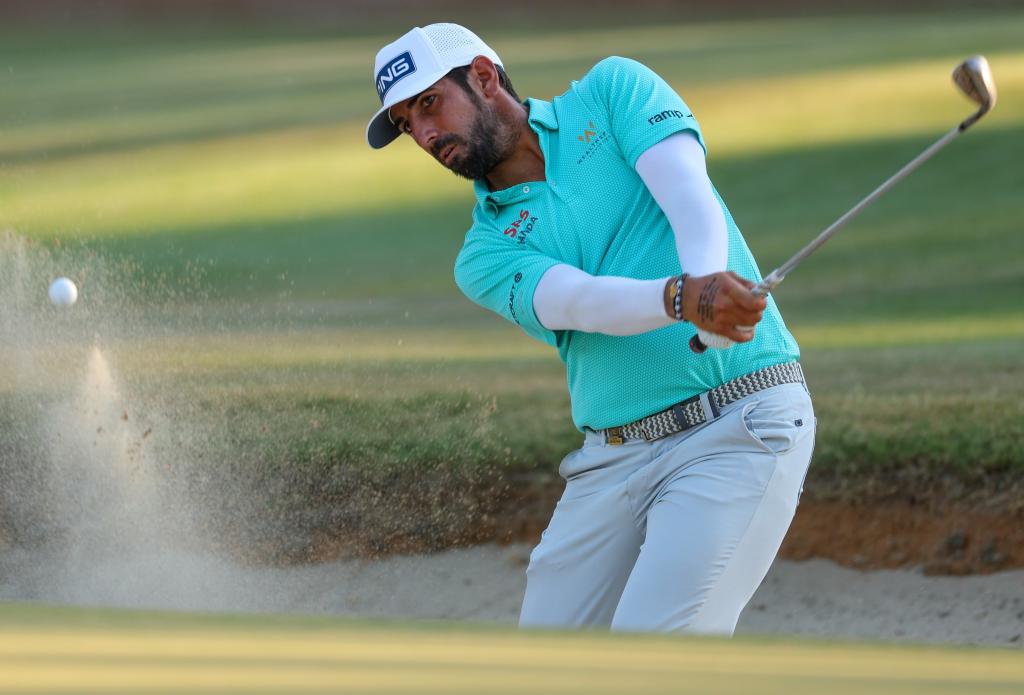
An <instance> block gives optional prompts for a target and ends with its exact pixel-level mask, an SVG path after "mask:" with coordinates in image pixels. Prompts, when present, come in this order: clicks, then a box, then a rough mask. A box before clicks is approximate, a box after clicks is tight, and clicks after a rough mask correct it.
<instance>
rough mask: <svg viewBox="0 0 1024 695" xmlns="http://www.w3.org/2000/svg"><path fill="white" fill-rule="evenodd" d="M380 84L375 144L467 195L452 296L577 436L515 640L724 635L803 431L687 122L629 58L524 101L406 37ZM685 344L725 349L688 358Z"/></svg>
mask: <svg viewBox="0 0 1024 695" xmlns="http://www.w3.org/2000/svg"><path fill="white" fill-rule="evenodd" d="M374 70H375V80H376V87H377V91H378V96H379V97H380V99H381V108H380V110H379V111H378V112H377V114H376V115H375V116H374V118H373V119H372V120H371V121H370V124H369V126H368V128H367V140H368V141H369V144H370V145H371V146H372V147H375V148H380V147H383V146H385V145H387V144H388V143H389V142H391V141H392V140H394V139H395V138H397V137H398V136H399V135H400V134H401V133H406V134H408V135H409V136H410V137H412V139H413V140H414V141H415V142H416V144H417V145H418V146H419V147H421V148H422V149H424V150H426V151H427V152H428V153H430V154H431V155H432V156H433V157H434V158H435V159H437V160H438V161H439V162H440V163H441V164H442V165H443V166H445V167H446V168H448V169H450V170H451V171H453V172H454V173H456V174H458V175H460V176H463V177H466V178H469V179H472V180H473V185H474V188H475V192H476V198H477V204H476V207H475V208H474V210H473V226H472V228H471V229H470V230H469V233H468V234H467V235H466V240H465V245H464V246H463V248H462V251H461V252H460V253H459V256H458V259H457V261H456V265H455V280H456V282H457V284H458V286H459V287H460V288H461V289H462V291H463V292H464V293H465V294H466V295H467V296H469V298H470V299H472V300H473V301H475V302H477V303H479V304H481V305H483V306H485V307H487V308H489V309H492V310H493V311H495V312H497V313H499V314H501V315H502V316H504V317H505V318H506V319H508V320H510V321H514V322H515V323H517V324H518V325H520V326H521V327H522V328H523V330H524V331H526V333H528V334H529V335H531V336H533V337H534V338H537V339H539V340H542V341H544V342H546V343H548V344H550V345H552V346H554V347H555V348H557V349H558V352H559V355H560V356H561V358H562V360H563V361H564V362H565V364H566V368H567V373H568V383H569V390H570V395H571V397H572V414H573V419H574V422H575V423H576V426H577V427H578V428H579V429H580V430H581V431H582V432H584V433H585V436H584V444H583V446H582V448H580V449H579V450H577V451H574V452H572V453H571V454H569V455H568V456H567V457H566V458H565V459H564V460H563V461H562V464H561V466H560V468H559V473H560V474H561V475H562V476H563V477H564V478H565V480H566V487H565V491H564V493H563V495H562V498H561V500H560V501H559V503H558V506H557V507H556V509H555V512H554V515H553V517H552V519H551V522H550V524H549V526H548V528H547V530H546V531H545V532H544V534H543V536H542V538H541V541H540V544H539V545H538V546H537V547H536V548H535V549H534V551H533V553H532V554H531V556H530V564H529V567H528V569H527V588H526V595H525V597H524V600H523V607H522V613H521V615H520V624H521V625H524V626H561V627H572V626H590V625H600V626H610V627H611V628H612V629H619V630H653V631H691V632H712V633H724V634H732V632H733V631H734V629H735V627H736V622H737V620H738V619H739V615H740V612H741V611H742V609H743V607H744V606H745V605H746V603H747V602H748V601H749V600H750V597H751V596H752V595H753V593H754V590H755V589H756V588H757V586H758V584H760V582H761V580H762V579H763V578H764V575H765V573H766V572H767V571H768V568H769V566H770V565H771V562H772V560H773V559H774V557H775V554H776V553H777V551H778V548H779V545H780V544H781V542H782V539H783V536H784V535H785V532H786V530H787V528H788V527H789V523H790V521H791V519H792V516H793V513H794V511H795V509H796V504H797V500H798V498H799V494H800V491H801V486H802V483H803V479H804V475H805V473H806V470H807V466H808V464H809V462H810V457H811V450H812V448H813V442H814V430H815V419H814V413H813V411H812V408H811V403H810V398H809V396H808V392H807V389H806V388H805V386H804V383H803V376H802V372H801V371H800V367H799V363H798V362H797V359H798V358H799V351H798V348H797V345H796V343H795V341H794V340H793V338H792V336H791V335H790V334H789V332H788V331H787V330H786V327H785V325H784V324H783V322H782V318H781V316H780V315H779V312H778V309H777V308H776V306H775V303H774V302H773V301H772V300H771V299H770V298H769V299H767V300H765V299H763V298H757V297H754V296H753V295H752V294H751V293H750V291H749V290H750V288H751V287H752V286H753V282H752V280H753V281H757V280H760V276H759V273H758V270H757V267H756V265H755V263H754V260H753V257H752V256H751V254H750V251H749V250H748V249H747V246H746V244H745V242H744V241H743V237H742V236H741V235H740V232H739V230H738V229H737V227H736V224H735V222H734V221H733V219H732V217H731V215H730V214H729V212H728V210H727V208H726V207H725V204H724V202H722V200H721V198H720V197H719V196H718V193H717V192H716V191H715V189H714V187H713V186H712V185H711V182H710V181H709V180H708V177H707V172H706V169H705V165H704V141H703V137H702V135H701V131H700V128H699V126H698V124H697V121H696V120H695V119H694V117H693V115H692V114H691V113H690V110H689V109H688V108H687V106H686V104H685V103H683V101H682V99H681V98H680V97H679V96H678V95H677V94H676V93H675V92H674V91H673V90H672V89H671V88H670V87H669V86H668V85H667V84H666V83H665V82H664V81H663V80H662V79H661V78H660V77H658V76H657V75H656V74H654V73H653V72H652V71H650V70H649V69H647V68H645V67H644V66H642V65H640V64H639V63H636V62H634V61H630V60H627V59H624V58H608V59H606V60H603V61H601V62H599V63H598V64H597V65H595V66H594V67H593V68H592V69H591V70H590V71H589V72H588V73H587V74H586V75H585V76H584V77H583V78H582V79H581V80H580V81H579V82H573V83H572V85H571V86H570V88H569V90H568V91H567V92H565V94H563V95H561V96H559V97H555V98H554V99H553V100H552V101H551V102H547V101H541V100H538V99H527V100H526V101H525V102H521V101H520V99H519V97H518V95H516V93H515V90H514V89H513V87H512V85H511V82H510V81H509V79H508V76H507V74H506V73H505V71H504V68H503V67H502V65H501V60H500V59H499V58H498V56H497V54H496V53H495V52H494V51H493V50H491V48H490V47H488V46H487V45H486V44H485V43H484V42H483V41H481V40H480V38H479V37H477V36H476V35H475V34H473V33H472V32H470V31H469V30H467V29H465V28H463V27H461V26H458V25H455V24H432V25H429V26H427V27H423V28H415V29H413V30H411V31H410V32H408V33H407V34H405V35H404V36H402V37H401V38H399V39H398V40H397V41H395V42H394V43H392V44H389V45H388V46H385V47H384V48H383V49H381V51H380V52H379V53H378V54H377V59H376V65H375V68H374ZM697 330H700V331H701V335H702V336H703V337H704V338H705V342H709V341H710V342H712V343H716V344H717V345H721V346H727V345H730V344H732V345H733V347H730V348H729V349H722V350H710V351H708V352H706V353H704V354H696V353H695V352H694V351H692V350H691V349H689V348H688V343H689V341H690V339H691V338H692V337H693V335H694V333H695V331H697Z"/></svg>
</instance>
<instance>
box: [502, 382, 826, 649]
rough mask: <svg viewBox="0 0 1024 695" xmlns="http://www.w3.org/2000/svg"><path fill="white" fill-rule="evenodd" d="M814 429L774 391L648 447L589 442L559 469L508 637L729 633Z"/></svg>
mask: <svg viewBox="0 0 1024 695" xmlns="http://www.w3.org/2000/svg"><path fill="white" fill-rule="evenodd" d="M815 425H816V421H815V418H814V411H813V408H812V406H811V399H810V396H809V394H808V392H807V389H806V388H805V387H804V385H803V384H784V385H780V386H774V387H772V388H769V389H765V390H763V391H760V392H758V393H755V394H753V395H751V396H747V397H746V398H743V399H741V400H739V401H736V402H735V403H732V404H730V405H728V406H726V407H725V408H723V409H722V412H721V414H720V416H719V417H718V418H717V419H715V420H713V421H711V422H709V423H706V424H704V425H701V426H699V427H697V428H694V429H692V430H688V431H685V432H679V433H677V434H675V435H671V436H669V437H665V438H664V439H659V440H656V441H653V442H646V441H642V440H640V441H628V442H626V443H625V444H621V445H612V444H606V443H605V441H604V435H603V434H601V433H597V432H587V433H586V437H585V441H584V444H583V447H582V448H581V449H578V450H576V451H574V452H572V453H571V454H569V455H568V456H567V457H566V458H565V459H564V460H563V461H562V464H561V466H560V467H559V474H560V475H561V476H562V477H563V478H564V479H565V481H566V486H565V491H564V492H563V494H562V497H561V499H560V500H559V502H558V505H557V506H556V507H555V511H554V514H553V515H552V517H551V521H550V523H549V525H548V528H547V529H546V530H545V531H544V533H543V535H542V536H541V541H540V543H539V544H538V545H537V547H536V548H534V550H533V552H532V553H531V555H530V563H529V567H528V568H527V570H526V575H527V586H526V596H525V597H524V599H523V607H522V612H521V615H520V626H522V627H584V626H594V627H609V626H610V627H611V629H613V630H631V631H657V632H669V631H672V632H692V633H711V634H726V635H731V634H732V633H733V631H734V630H735V629H736V623H737V621H738V620H739V616H740V612H741V611H742V610H743V608H744V606H746V604H747V602H748V601H750V598H751V596H753V594H754V591H755V590H756V589H757V587H758V585H759V584H760V583H761V581H762V580H763V579H764V576H765V574H766V573H767V572H768V569H769V567H770V566H771V564H772V561H773V560H774V558H775V555H776V553H777V552H778V550H779V546H780V545H781V544H782V539H783V537H784V536H785V534H786V531H787V529H788V528H789V524H790V521H791V520H792V518H793V514H794V512H795V511H796V506H797V502H798V500H799V497H800V493H801V491H802V489H803V481H804V477H805V475H806V472H807V467H808V465H809V464H810V459H811V452H812V450H813V447H814V432H815Z"/></svg>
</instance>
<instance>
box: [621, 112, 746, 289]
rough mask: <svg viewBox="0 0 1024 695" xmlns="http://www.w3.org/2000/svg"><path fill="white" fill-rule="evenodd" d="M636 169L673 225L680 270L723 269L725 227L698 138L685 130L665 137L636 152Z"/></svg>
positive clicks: (708, 271) (726, 240)
mask: <svg viewBox="0 0 1024 695" xmlns="http://www.w3.org/2000/svg"><path fill="white" fill-rule="evenodd" d="M636 171H637V173H638V174H640V178H641V179H643V181H644V183H645V184H646V185H647V188H648V189H649V190H650V191H651V195H652V196H654V199H655V200H656V201H657V202H658V205H659V206H660V207H661V209H662V212H664V213H665V217H667V218H668V222H669V224H670V225H671V226H672V231H673V233H674V234H675V238H676V252H677V253H678V254H679V264H680V265H681V266H682V268H683V271H684V272H686V273H689V274H690V275H693V276H694V277H700V276H701V275H709V274H711V273H717V272H720V271H722V270H725V268H726V264H727V263H728V262H729V231H728V228H727V227H726V223H725V215H724V214H723V213H722V208H721V206H720V205H719V204H718V199H717V198H716V197H715V194H714V191H713V190H712V188H711V180H710V179H709V178H708V171H707V167H706V166H705V164H704V148H702V147H701V145H700V143H699V142H698V141H697V138H696V137H695V136H694V135H693V134H692V133H690V132H688V131H687V132H682V133H675V134H674V135H670V136H668V137H667V138H665V139H664V140H661V141H660V142H658V143H657V144H656V145H654V146H652V147H651V148H649V149H648V150H646V151H645V152H644V153H643V154H642V155H640V158H639V159H637V160H636Z"/></svg>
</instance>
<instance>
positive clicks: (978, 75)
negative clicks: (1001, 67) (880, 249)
mask: <svg viewBox="0 0 1024 695" xmlns="http://www.w3.org/2000/svg"><path fill="white" fill-rule="evenodd" d="M953 82H954V83H956V86H957V87H959V88H960V91H962V92H963V93H964V94H966V95H967V97H968V98H969V99H971V100H972V101H974V102H975V103H976V104H978V105H979V107H978V110H977V111H975V112H974V113H973V114H971V115H970V116H968V117H967V118H965V119H964V120H963V121H962V122H961V123H960V124H959V125H957V126H956V127H955V128H953V129H952V130H951V131H949V132H948V133H946V134H945V135H943V136H942V137H941V138H939V139H938V140H936V141H935V142H934V143H933V144H932V145H931V146H930V147H928V148H927V149H926V150H925V151H924V152H922V153H921V154H919V155H917V156H916V157H915V158H914V159H912V160H911V161H910V162H908V163H907V164H906V166H904V167H903V168H902V169H900V170H899V171H897V172H896V173H895V174H893V175H892V176H891V177H890V178H889V180H888V181H886V182H885V183H883V184H882V185H881V186H879V187H878V188H876V189H875V190H874V191H872V192H871V194H870V195H868V196H867V197H866V198H864V200H862V201H860V202H859V203H857V204H856V205H854V206H853V207H852V208H851V209H850V210H849V211H848V212H847V213H846V214H845V215H843V216H842V217H840V218H839V219H838V220H836V221H835V222H833V223H832V224H831V225H830V226H829V227H828V229H826V230H825V231H823V232H822V233H821V234H819V235H818V236H817V237H816V238H815V239H814V240H813V241H811V242H810V243H809V244H807V245H806V246H804V247H803V248H802V249H800V250H799V251H798V252H797V253H796V254H794V255H793V257H792V258H790V259H789V260H788V261H786V262H785V263H783V264H782V265H780V266H779V267H778V268H776V269H775V270H773V271H772V272H770V273H768V275H767V276H766V277H765V278H764V279H763V280H761V282H759V283H758V284H757V285H755V286H754V287H753V288H752V289H751V290H750V291H751V293H752V294H754V295H756V296H758V297H764V296H767V295H768V293H769V292H771V291H772V290H773V289H775V287H776V286H778V284H779V283H780V282H782V281H783V280H785V279H786V276H787V275H788V274H789V273H790V271H792V270H793V269H794V268H796V267H797V266H798V265H800V264H801V263H803V261H804V260H805V259H806V258H807V257H808V256H810V255H811V254H812V253H814V252H815V251H817V250H818V249H819V248H820V247H821V246H822V245H823V244H824V243H825V242H826V241H828V240H829V239H830V238H831V237H832V235H834V234H835V233H836V232H838V231H839V230H840V229H842V227H843V226H844V225H845V224H846V223H847V222H849V221H850V220H852V219H853V218H854V217H856V216H857V215H858V214H859V213H860V212H861V211H862V210H864V208H866V207H867V206H869V205H871V203H873V202H875V201H876V200H878V199H879V198H880V197H882V194H883V193H885V192H886V191H888V190H889V189H890V188H892V187H893V186H895V185H896V184H897V183H899V182H900V181H902V180H903V179H905V178H906V177H907V176H908V175H909V174H910V173H911V172H912V171H914V170H915V169H917V168H918V167H919V166H921V165H922V164H924V163H925V162H926V161H928V160H929V159H931V157H932V155H934V154H935V153H936V152H938V151H939V150H941V149H942V148H943V147H945V146H946V145H948V144H949V143H950V141H952V140H953V138H955V137H956V136H957V135H959V134H960V133H962V132H964V131H965V130H967V129H968V128H970V127H971V126H972V125H974V124H975V123H976V122H977V121H978V119H980V118H981V117H982V116H984V115H985V114H986V113H988V112H989V110H991V108H992V107H993V106H995V103H996V85H995V82H994V81H993V79H992V71H991V70H990V69H989V66H988V61H987V60H985V56H980V55H977V56H972V57H970V58H968V59H966V60H964V61H963V62H962V63H960V64H959V65H957V66H956V68H954V70H953ZM730 345H732V341H731V340H729V339H728V338H724V337H722V336H719V335H716V334H714V333H708V332H707V331H703V330H701V329H699V328H698V329H697V334H696V335H695V336H693V338H691V339H690V349H691V350H693V351H694V352H696V353H702V352H704V351H705V350H707V349H708V347H715V348H726V347H729V346H730Z"/></svg>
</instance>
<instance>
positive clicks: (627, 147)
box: [580, 56, 707, 167]
mask: <svg viewBox="0 0 1024 695" xmlns="http://www.w3.org/2000/svg"><path fill="white" fill-rule="evenodd" d="M580 86H581V87H582V88H583V90H584V91H585V92H587V93H589V94H590V95H591V98H592V100H593V101H594V102H595V104H596V105H597V107H598V108H599V109H600V110H602V111H604V112H605V113H606V114H607V118H608V124H609V129H610V130H611V133H612V135H613V136H614V137H615V140H616V141H617V142H618V144H619V148H620V149H621V150H622V153H623V155H624V156H625V158H626V161H627V162H629V165H630V166H631V167H635V166H636V160H637V158H639V157H640V155H641V154H643V153H644V151H646V150H647V149H648V148H649V147H650V146H651V145H653V144H655V143H657V142H659V141H661V140H663V139H664V138H666V137H668V136H669V135H672V134H673V133H679V132H682V131H687V130H688V131H691V132H692V133H693V135H694V136H695V137H696V138H697V142H699V143H700V146H701V147H702V148H703V149H704V150H705V153H706V152H707V147H706V146H705V144H704V136H703V135H702V134H701V132H700V126H699V125H698V123H697V119H696V118H694V117H693V113H692V112H691V111H690V108H689V107H688V106H687V105H686V103H685V102H684V101H683V99H682V97H680V96H679V95H678V94H677V93H676V91H675V90H674V89H672V87H670V86H669V84H668V83H667V82H665V80H663V79H662V78H661V77H660V76H659V75H658V74H657V73H655V72H654V71H653V70H651V69H650V68H648V67H647V66H645V65H643V64H641V63H638V62H637V61H635V60H630V59H629V58H620V57H618V56H613V57H611V58H605V59H604V60H602V61H601V62H599V63H597V65H595V66H594V67H593V68H591V70H590V72H588V73H587V74H586V76H585V77H584V78H583V79H582V80H581V81H580Z"/></svg>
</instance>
